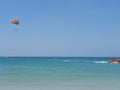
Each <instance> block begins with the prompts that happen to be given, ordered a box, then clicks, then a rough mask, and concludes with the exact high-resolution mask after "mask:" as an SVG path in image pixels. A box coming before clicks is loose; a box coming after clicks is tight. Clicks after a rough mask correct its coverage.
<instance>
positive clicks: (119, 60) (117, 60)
mask: <svg viewBox="0 0 120 90" xmlns="http://www.w3.org/2000/svg"><path fill="white" fill-rule="evenodd" d="M109 63H118V64H120V59H113V60H109Z"/></svg>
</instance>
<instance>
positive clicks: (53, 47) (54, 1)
mask: <svg viewBox="0 0 120 90" xmlns="http://www.w3.org/2000/svg"><path fill="white" fill-rule="evenodd" d="M119 4H120V0H0V12H1V13H0V56H70V57H72V56H75V57H92V56H94V57H108V56H109V57H119V56H120V40H119V39H120V5H119ZM12 18H17V19H19V20H20V24H19V25H14V24H11V23H10V20H11V19H12ZM15 28H16V29H17V30H18V31H17V32H16V31H15V30H14V29H15Z"/></svg>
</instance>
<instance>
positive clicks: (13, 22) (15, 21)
mask: <svg viewBox="0 0 120 90" xmlns="http://www.w3.org/2000/svg"><path fill="white" fill-rule="evenodd" d="M10 23H11V24H15V25H19V24H20V21H19V20H18V19H16V18H13V19H11V21H10ZM15 31H17V29H16V28H15Z"/></svg>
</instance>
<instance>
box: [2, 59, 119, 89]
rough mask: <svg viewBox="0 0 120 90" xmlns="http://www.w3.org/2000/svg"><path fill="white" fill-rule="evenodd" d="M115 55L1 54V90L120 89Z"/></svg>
mask: <svg viewBox="0 0 120 90" xmlns="http://www.w3.org/2000/svg"><path fill="white" fill-rule="evenodd" d="M110 59H113V57H1V58H0V90H119V88H120V78H119V76H120V64H110V63H108V60H110Z"/></svg>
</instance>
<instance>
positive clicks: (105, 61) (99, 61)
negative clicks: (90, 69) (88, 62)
mask: <svg viewBox="0 0 120 90" xmlns="http://www.w3.org/2000/svg"><path fill="white" fill-rule="evenodd" d="M93 63H108V62H107V61H94V62H93Z"/></svg>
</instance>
